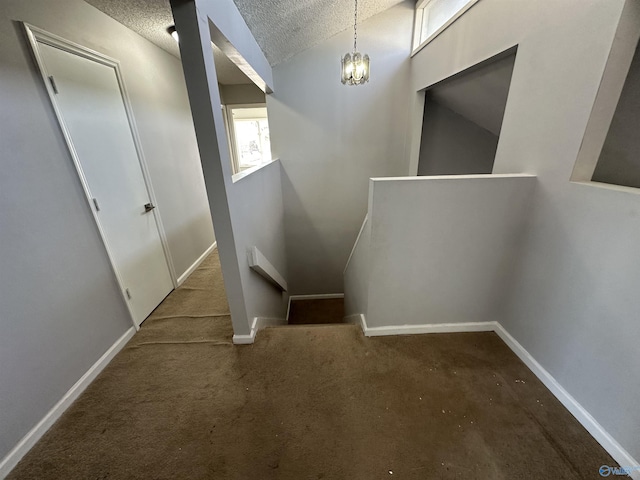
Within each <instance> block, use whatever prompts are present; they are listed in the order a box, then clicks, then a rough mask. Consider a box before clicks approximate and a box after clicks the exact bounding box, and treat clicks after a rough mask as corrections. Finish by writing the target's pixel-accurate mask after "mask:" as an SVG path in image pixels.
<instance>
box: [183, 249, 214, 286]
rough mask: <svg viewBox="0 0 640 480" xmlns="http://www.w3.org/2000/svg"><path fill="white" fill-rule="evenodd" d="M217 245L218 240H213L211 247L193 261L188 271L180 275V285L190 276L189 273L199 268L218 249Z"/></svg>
mask: <svg viewBox="0 0 640 480" xmlns="http://www.w3.org/2000/svg"><path fill="white" fill-rule="evenodd" d="M217 246H218V242H213V244H212V245H211V246H210V247H209V248H207V249H206V250H205V251H204V253H203V254H202V255H200V256H199V257H198V259H197V260H196V261H195V262H193V265H191V266H190V267H189V268H187V270H186V272H184V273H183V274H182V275H180V276H179V277H178V286H180V285H182V284H183V283H184V281H185V280H186V279H187V278H189V275H191V274H192V273H193V272H194V270H195V269H196V268H198V267H199V266H200V264H201V263H202V262H204V259H205V258H207V257H208V256H209V254H210V253H211V252H213V251H214V250H215V249H216V247H217Z"/></svg>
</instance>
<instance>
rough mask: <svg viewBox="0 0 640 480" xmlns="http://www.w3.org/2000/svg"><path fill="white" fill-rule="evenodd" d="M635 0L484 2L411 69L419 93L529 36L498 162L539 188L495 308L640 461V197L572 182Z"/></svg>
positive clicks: (521, 50) (521, 48)
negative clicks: (500, 305)
mask: <svg viewBox="0 0 640 480" xmlns="http://www.w3.org/2000/svg"><path fill="white" fill-rule="evenodd" d="M624 4H625V1H624V0H563V1H562V2H554V4H553V10H552V12H551V13H550V11H549V8H548V5H547V4H546V2H516V5H513V4H512V2H504V1H501V0H482V1H480V2H478V3H477V4H476V5H475V6H474V7H473V8H471V9H470V10H469V11H468V12H467V13H466V14H465V15H463V16H462V17H461V18H459V19H458V21H456V22H455V23H454V24H453V25H451V26H450V27H449V28H448V29H447V30H445V31H444V32H443V33H442V34H441V35H440V36H439V37H438V38H437V39H436V40H434V41H433V42H431V43H430V44H429V45H427V46H426V47H425V48H424V49H423V50H422V51H420V52H419V53H418V54H417V55H416V56H414V57H413V60H412V69H411V72H412V81H413V87H412V90H413V91H414V92H417V91H418V90H420V89H422V88H425V87H426V86H428V85H431V84H433V83H435V82H437V81H440V80H442V79H444V78H447V77H449V76H450V75H452V74H455V73H457V72H460V71H462V70H463V69H465V68H467V67H469V66H471V65H474V64H476V63H478V62H480V61H483V60H485V59H487V58H490V57H491V56H493V55H495V54H496V53H497V52H501V51H505V50H507V49H509V48H512V47H514V46H515V45H518V54H517V58H516V63H515V68H514V71H513V78H512V81H511V87H510V91H509V99H508V102H507V108H506V111H505V116H504V122H503V125H502V130H501V133H500V143H499V145H498V151H497V153H496V159H495V164H494V173H531V174H535V175H537V176H538V188H537V193H536V195H535V196H534V200H533V203H532V209H531V216H530V219H529V227H528V230H527V233H526V234H525V237H524V248H523V250H522V254H521V257H520V259H519V262H518V263H517V264H516V265H514V268H515V271H514V274H515V276H514V281H513V282H511V288H510V289H509V290H508V291H505V292H504V295H503V297H504V298H505V299H510V300H509V301H508V302H507V304H506V305H505V308H504V310H503V312H502V313H501V315H500V317H499V318H497V320H499V321H500V322H501V323H502V325H503V326H504V327H505V328H506V330H507V331H508V332H509V333H510V334H511V335H513V337H515V339H516V340H517V341H518V342H520V343H521V344H522V345H523V346H524V348H525V349H526V350H528V352H529V353H530V354H531V355H532V356H533V357H534V358H535V359H536V360H537V361H538V362H539V363H540V364H541V365H542V367H544V368H545V369H546V370H547V371H548V372H549V373H550V374H551V375H552V376H553V377H555V379H556V380H557V381H558V382H559V383H560V384H561V385H562V386H563V387H564V388H565V389H566V390H567V391H568V392H569V393H570V394H571V395H572V396H573V397H574V398H575V399H576V400H577V402H579V403H580V404H581V405H582V407H584V408H585V409H586V410H587V411H588V412H589V413H590V414H591V415H592V416H593V417H594V418H595V420H596V421H597V422H598V423H599V424H600V425H601V426H602V427H603V428H604V429H605V430H606V431H607V432H608V433H609V434H610V435H611V436H612V437H613V438H614V439H615V440H616V441H617V442H618V443H619V444H620V445H621V446H622V447H623V448H624V449H626V451H627V452H628V454H629V455H630V456H628V457H625V456H624V455H623V456H621V455H617V456H618V459H620V460H619V461H624V462H625V463H623V465H637V464H638V462H639V461H640V436H639V435H638V431H639V430H640V409H638V398H640V356H638V344H637V339H638V338H640V322H639V321H638V312H640V296H638V291H640V275H638V270H639V269H638V266H639V265H640V250H639V249H638V246H637V244H638V238H640V222H639V221H638V218H639V217H640V195H638V194H637V193H630V192H624V191H620V190H616V189H613V188H602V187H597V186H593V185H589V184H587V185H585V184H575V183H571V182H570V180H569V179H570V178H571V173H572V170H573V168H574V164H575V162H576V158H577V156H578V152H579V151H580V146H581V144H582V142H583V138H584V133H585V128H586V126H587V123H588V121H589V118H590V115H591V114H592V107H593V105H594V101H595V98H596V95H597V93H598V87H599V85H600V82H601V79H602V76H603V71H604V68H605V65H606V62H607V59H608V57H609V52H610V49H611V46H612V42H613V40H614V38H615V37H616V28H617V25H618V22H619V21H620V19H621V18H623V17H622V9H623V6H624ZM628 5H629V6H632V7H634V8H637V7H638V3H637V1H636V0H629V1H628ZM639 17H640V15H639ZM639 26H640V25H639ZM420 113H421V112H419V111H418V112H417V114H416V119H415V120H414V121H415V122H416V123H417V124H418V125H419V123H420ZM594 114H596V115H597V114H598V112H594ZM417 134H419V133H417ZM596 433H597V432H596ZM619 452H621V451H619ZM614 456H615V455H614ZM634 458H635V460H633V459H634ZM632 461H633V463H631V462H632ZM627 462H629V463H627ZM636 475H637V474H636ZM594 476H597V474H596V472H594Z"/></svg>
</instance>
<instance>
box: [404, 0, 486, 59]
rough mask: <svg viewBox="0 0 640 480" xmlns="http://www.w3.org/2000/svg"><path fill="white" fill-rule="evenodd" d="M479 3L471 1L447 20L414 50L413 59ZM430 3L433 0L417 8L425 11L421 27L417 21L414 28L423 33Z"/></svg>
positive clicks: (475, 0)
mask: <svg viewBox="0 0 640 480" xmlns="http://www.w3.org/2000/svg"><path fill="white" fill-rule="evenodd" d="M479 1H480V0H469V2H468V3H467V4H466V5H465V6H464V7H462V8H461V9H460V10H458V12H457V13H456V14H455V15H454V16H453V17H451V18H450V19H449V20H447V21H446V22H445V23H444V25H442V26H441V27H440V28H439V29H437V30H436V31H435V32H433V33H432V34H431V35H429V36H428V37H427V38H425V39H424V41H423V42H421V43H420V45H418V46H417V47H415V48H414V49H413V51H412V52H411V57H413V56H414V55H415V54H416V53H418V52H419V51H420V50H422V49H423V48H424V47H426V46H427V45H428V44H429V43H431V42H432V41H433V40H434V39H435V38H436V37H437V36H438V35H440V34H441V33H442V32H444V31H445V30H446V29H447V28H449V26H451V25H452V24H453V22H455V21H456V20H458V19H459V18H460V17H461V16H462V15H464V14H465V13H466V12H467V11H468V10H469V9H470V8H471V7H473V6H474V5H475V4H476V3H478V2H479ZM430 2H431V0H429V1H427V2H420V3H419V5H421V6H416V10H417V9H422V10H423V14H422V15H421V16H420V25H417V23H415V22H417V19H416V20H415V22H414V23H415V27H414V28H416V29H417V30H419V31H420V32H421V31H422V21H423V17H424V8H425V7H427V6H428V5H429V3H430ZM418 35H420V34H418Z"/></svg>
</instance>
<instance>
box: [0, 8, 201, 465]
mask: <svg viewBox="0 0 640 480" xmlns="http://www.w3.org/2000/svg"><path fill="white" fill-rule="evenodd" d="M17 20H24V21H27V22H29V23H32V24H34V25H36V26H39V27H41V28H44V29H46V30H48V31H50V32H52V33H55V34H58V35H60V36H63V37H65V38H67V39H69V40H72V41H75V42H77V43H80V44H82V45H85V46H87V47H89V48H92V49H95V50H98V51H100V52H103V53H105V54H107V55H110V56H112V57H114V58H116V59H119V60H120V61H121V62H122V70H123V75H124V79H125V82H126V83H127V86H128V89H129V94H130V96H131V100H132V102H133V109H134V115H135V117H136V120H137V125H138V128H139V130H140V135H141V138H142V144H143V148H144V151H145V154H146V157H147V161H148V164H149V167H150V169H151V174H152V177H153V182H154V186H155V189H156V193H157V197H158V203H159V206H160V207H159V209H160V210H161V211H162V216H163V220H164V223H165V226H166V228H167V233H168V235H169V241H170V244H171V250H172V255H173V257H174V260H175V262H176V268H177V270H178V274H180V273H181V270H182V271H184V269H186V268H187V267H188V266H189V265H190V264H191V263H193V261H195V260H196V258H197V257H198V256H199V255H200V254H201V253H202V252H203V251H204V249H205V248H206V247H208V246H209V245H210V244H211V242H212V241H213V236H212V230H211V221H210V217H209V216H208V215H207V211H208V209H207V205H206V195H205V193H204V188H203V181H202V171H201V168H200V166H199V163H198V162H197V156H195V155H197V148H196V145H195V143H194V142H195V140H194V133H193V126H192V121H191V117H190V113H189V108H188V104H187V103H186V92H185V90H184V88H185V87H184V80H183V78H182V73H181V70H180V64H179V62H178V61H177V60H176V59H175V58H174V57H171V56H170V55H168V54H167V53H165V52H164V51H162V50H160V49H158V48H157V47H155V46H153V45H152V44H150V43H149V42H147V41H146V40H144V39H142V38H141V37H139V36H138V35H136V34H134V33H133V32H131V31H130V30H128V29H126V28H124V27H123V26H121V25H120V24H118V23H117V22H115V21H114V20H112V19H111V18H109V17H107V16H106V15H104V14H102V13H100V12H99V11H98V10H96V9H94V8H93V7H91V6H89V5H88V4H86V3H85V2H83V1H80V0H59V1H56V2H50V1H46V0H30V1H28V2H24V1H19V0H3V1H2V11H1V13H0V26H1V27H2V28H0V104H1V108H0V157H1V158H2V168H3V171H2V175H0V205H2V208H0V272H2V274H1V275H0V385H1V388H0V458H3V457H4V456H5V455H6V454H7V453H8V452H9V450H10V449H11V448H13V447H14V446H15V445H16V443H17V442H18V441H19V440H20V439H21V438H22V437H23V436H24V435H25V434H26V433H27V432H28V431H29V430H30V429H31V428H32V427H33V426H34V425H35V424H36V423H37V422H38V421H40V420H41V419H42V417H43V416H44V415H45V414H46V413H47V412H48V411H49V410H50V409H51V407H53V405H54V404H55V403H56V402H57V401H58V400H60V398H61V397H62V396H63V395H64V394H65V393H66V392H67V390H68V389H69V388H70V387H71V386H72V385H73V384H74V383H75V382H76V381H77V380H78V379H79V378H80V377H81V376H82V375H83V374H84V373H85V372H86V371H87V370H88V369H89V367H91V365H93V364H94V363H95V361H96V360H98V358H99V357H100V356H102V354H103V353H104V352H105V351H106V350H107V349H108V348H109V347H110V346H111V345H112V344H113V343H114V342H115V341H116V340H117V339H118V338H119V337H120V336H121V335H122V334H123V333H125V332H126V331H127V330H128V329H129V328H131V326H132V323H131V319H130V317H129V314H128V312H127V309H126V306H125V304H124V300H123V299H122V296H121V294H120V292H119V288H118V285H117V283H116V280H115V276H114V274H113V271H112V269H111V265H110V263H109V261H108V258H107V255H106V252H105V248H104V245H103V243H102V240H101V238H100V236H99V234H98V230H97V227H96V225H95V223H94V220H93V217H92V215H91V211H90V210H89V206H88V205H87V202H86V199H85V196H84V193H83V191H82V188H81V185H80V181H79V179H78V175H77V173H76V171H75V168H74V166H73V163H72V160H71V158H70V156H69V153H68V151H67V148H66V146H65V143H64V140H63V137H62V134H61V132H60V129H59V126H58V124H57V121H56V119H55V117H54V115H53V110H52V108H51V105H50V102H49V98H48V96H47V94H46V92H45V90H44V86H43V85H42V79H41V77H40V75H39V73H38V72H37V71H36V69H35V66H34V62H33V61H32V59H31V53H30V50H29V48H28V47H27V44H26V41H25V39H24V38H23V34H22V31H21V29H20V28H19V26H18V25H17V24H16V23H15V21H17Z"/></svg>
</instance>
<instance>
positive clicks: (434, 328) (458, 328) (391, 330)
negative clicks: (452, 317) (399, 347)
mask: <svg viewBox="0 0 640 480" xmlns="http://www.w3.org/2000/svg"><path fill="white" fill-rule="evenodd" d="M361 322H362V326H363V332H364V334H365V336H367V337H381V336H386V335H417V334H423V333H460V332H493V331H494V330H495V329H496V322H466V323H434V324H423V325H392V326H384V327H369V326H368V325H367V320H366V318H365V316H364V315H362V318H361Z"/></svg>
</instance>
